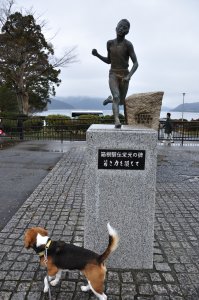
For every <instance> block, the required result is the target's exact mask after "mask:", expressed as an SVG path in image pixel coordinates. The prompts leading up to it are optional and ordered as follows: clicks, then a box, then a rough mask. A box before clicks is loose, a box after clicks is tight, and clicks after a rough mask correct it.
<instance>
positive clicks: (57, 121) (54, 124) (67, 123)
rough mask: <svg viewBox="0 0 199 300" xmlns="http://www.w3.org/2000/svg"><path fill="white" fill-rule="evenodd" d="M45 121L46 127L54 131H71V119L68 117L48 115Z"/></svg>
mask: <svg viewBox="0 0 199 300" xmlns="http://www.w3.org/2000/svg"><path fill="white" fill-rule="evenodd" d="M45 120H46V126H47V127H50V128H53V129H54V130H55V131H61V130H70V129H71V118H70V117H68V116H64V115H48V116H47V117H46V119H45Z"/></svg>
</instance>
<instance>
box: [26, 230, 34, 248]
mask: <svg viewBox="0 0 199 300" xmlns="http://www.w3.org/2000/svg"><path fill="white" fill-rule="evenodd" d="M35 238H36V234H35V231H34V229H32V228H31V229H28V230H26V232H25V235H24V246H25V248H26V249H29V248H30V247H31V246H33V244H34V242H35Z"/></svg>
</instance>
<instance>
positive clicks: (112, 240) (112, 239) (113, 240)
mask: <svg viewBox="0 0 199 300" xmlns="http://www.w3.org/2000/svg"><path fill="white" fill-rule="evenodd" d="M107 229H108V233H109V243H108V247H107V249H106V250H105V251H104V253H103V254H101V255H100V256H99V258H98V261H99V262H100V263H102V262H103V261H105V259H107V257H108V256H109V255H110V254H111V252H113V251H115V250H116V248H117V246H118V242H119V236H118V234H117V231H116V230H115V229H114V228H113V227H111V225H110V224H109V223H108V224H107Z"/></svg>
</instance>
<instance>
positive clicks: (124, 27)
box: [116, 19, 130, 35]
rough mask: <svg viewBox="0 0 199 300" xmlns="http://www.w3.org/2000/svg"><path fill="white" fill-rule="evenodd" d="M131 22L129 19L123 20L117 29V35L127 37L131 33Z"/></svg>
mask: <svg viewBox="0 0 199 300" xmlns="http://www.w3.org/2000/svg"><path fill="white" fill-rule="evenodd" d="M129 29H130V22H129V21H128V20H127V19H122V20H120V21H119V23H118V24H117V27H116V32H117V35H126V34H127V33H129Z"/></svg>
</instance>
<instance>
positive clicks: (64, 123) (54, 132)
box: [0, 116, 199, 144]
mask: <svg viewBox="0 0 199 300" xmlns="http://www.w3.org/2000/svg"><path fill="white" fill-rule="evenodd" d="M93 123H95V124H113V123H114V122H113V118H111V119H107V118H96V119H91V118H88V119H69V118H67V117H66V118H64V117H62V118H56V117H55V118H52V117H51V118H48V117H24V116H18V117H1V116H0V129H2V130H3V131H4V132H5V134H6V136H5V138H7V139H8V138H9V139H15V140H60V141H84V140H85V139H86V131H87V129H88V128H89V126H90V125H91V124H93ZM172 124H173V140H174V141H181V142H182V144H183V142H184V141H199V121H190V122H189V121H183V122H182V121H173V122H172ZM163 125H164V121H160V123H159V129H158V139H159V140H163V139H164V129H163Z"/></svg>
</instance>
